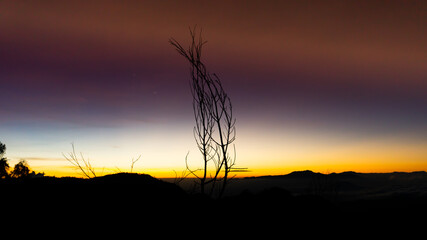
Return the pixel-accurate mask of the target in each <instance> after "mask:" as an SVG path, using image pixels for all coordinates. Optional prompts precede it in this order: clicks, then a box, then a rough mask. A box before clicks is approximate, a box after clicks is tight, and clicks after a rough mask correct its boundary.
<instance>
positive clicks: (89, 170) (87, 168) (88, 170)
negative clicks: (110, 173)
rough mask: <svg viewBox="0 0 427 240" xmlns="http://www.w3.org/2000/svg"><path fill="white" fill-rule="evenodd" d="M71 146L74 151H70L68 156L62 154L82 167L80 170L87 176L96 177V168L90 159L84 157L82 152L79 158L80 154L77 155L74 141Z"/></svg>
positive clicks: (77, 166) (76, 165)
mask: <svg viewBox="0 0 427 240" xmlns="http://www.w3.org/2000/svg"><path fill="white" fill-rule="evenodd" d="M71 147H72V149H73V151H72V152H70V153H68V156H67V155H65V154H64V153H62V156H64V158H65V159H67V161H68V162H70V163H71V164H73V165H74V166H75V167H76V168H78V169H80V171H81V172H82V173H83V175H84V176H85V177H87V178H93V177H96V174H95V168H93V167H92V165H91V164H90V161H89V160H86V159H85V158H84V157H83V153H80V159H79V156H77V154H76V150H75V149H74V143H72V144H71Z"/></svg>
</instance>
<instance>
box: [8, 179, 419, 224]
mask: <svg viewBox="0 0 427 240" xmlns="http://www.w3.org/2000/svg"><path fill="white" fill-rule="evenodd" d="M191 182H192V180H188V181H187V183H184V184H182V185H181V187H182V188H181V187H179V186H177V185H175V184H173V183H170V182H167V181H163V180H159V179H156V178H153V177H151V176H149V175H145V174H128V173H120V174H114V175H107V176H103V177H98V178H94V179H79V178H54V177H42V178H34V179H13V180H1V181H0V191H1V198H0V204H1V205H0V206H2V207H3V210H9V211H11V212H12V214H8V216H12V217H18V219H20V218H23V219H27V220H28V219H31V220H32V221H34V220H37V219H49V220H50V221H53V222H56V223H63V222H64V221H66V220H67V219H68V220H69V219H76V218H77V219H81V220H83V221H88V220H89V221H95V222H103V221H106V222H109V223H114V224H121V223H127V222H128V221H130V222H132V223H133V224H134V223H135V221H136V222H138V221H140V220H141V219H143V220H144V221H149V222H156V223H159V224H160V223H161V224H165V223H168V224H173V225H182V226H186V227H191V228H193V227H195V226H205V227H206V226H210V227H214V226H217V225H218V227H219V226H221V225H223V226H228V227H230V228H232V227H233V225H235V224H237V223H239V224H243V225H245V226H258V227H259V226H274V227H275V228H276V229H277V228H285V227H288V228H289V226H292V225H297V226H311V227H313V226H314V227H318V226H322V227H323V228H324V227H327V228H336V227H338V226H340V227H345V226H347V227H348V226H354V224H367V225H370V226H372V225H375V224H376V225H378V224H380V225H381V223H385V222H390V223H403V222H405V223H408V222H411V221H414V223H416V224H418V223H419V224H422V222H424V217H425V216H426V215H427V173H425V172H416V173H388V174H360V173H354V172H346V173H340V174H329V175H324V174H319V173H313V172H310V171H303V172H294V173H291V174H288V175H283V176H266V177H256V178H244V179H235V180H234V181H233V182H232V183H230V185H229V187H228V189H227V192H226V194H225V195H226V196H225V197H223V198H222V199H220V200H215V199H213V198H209V197H204V196H200V195H198V194H195V193H191V192H190V193H189V191H188V188H189V186H190V185H191ZM183 189H187V190H186V191H184V190H183ZM415 219H418V220H415ZM419 219H422V221H421V222H420V221H419ZM36 222H37V221H36ZM68 224H69V223H68ZM78 224H80V223H78ZM352 224H353V225H352Z"/></svg>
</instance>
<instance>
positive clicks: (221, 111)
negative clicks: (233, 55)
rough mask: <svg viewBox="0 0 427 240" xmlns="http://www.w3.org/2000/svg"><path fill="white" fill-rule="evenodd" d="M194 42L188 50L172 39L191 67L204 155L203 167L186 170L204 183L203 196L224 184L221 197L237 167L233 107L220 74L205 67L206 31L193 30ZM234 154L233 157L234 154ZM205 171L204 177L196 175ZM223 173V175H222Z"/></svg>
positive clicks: (198, 137)
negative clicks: (208, 190) (206, 189)
mask: <svg viewBox="0 0 427 240" xmlns="http://www.w3.org/2000/svg"><path fill="white" fill-rule="evenodd" d="M190 36H191V43H190V46H189V47H188V49H185V48H184V47H183V46H182V45H181V44H180V43H179V42H178V41H176V40H175V39H173V38H171V39H170V40H169V43H170V44H171V45H172V46H174V47H175V49H176V50H177V51H178V53H179V54H181V55H182V56H184V57H185V59H187V61H188V62H189V63H190V65H191V81H190V88H191V94H192V96H193V113H194V119H195V127H194V131H193V132H194V138H195V140H196V143H197V146H198V148H199V150H200V152H201V153H202V156H203V168H202V169H196V170H192V169H190V167H189V166H188V162H187V158H186V167H187V169H188V171H190V173H191V174H192V175H193V176H195V177H196V178H197V179H199V181H200V190H201V193H202V194H204V193H205V187H206V185H207V184H211V193H212V192H213V190H214V189H215V187H216V183H217V182H218V181H222V185H221V186H220V187H219V196H221V195H222V194H223V192H224V189H225V187H226V185H227V180H228V179H229V173H230V172H231V170H232V168H233V166H234V165H235V159H236V158H235V148H233V149H232V150H231V149H230V148H229V146H230V145H231V144H232V143H233V142H234V140H235V137H236V130H235V123H236V120H235V118H234V117H233V108H232V104H231V100H230V98H229V96H228V95H227V93H226V92H225V90H224V88H223V86H222V84H221V81H220V78H219V77H218V76H217V75H216V74H211V73H209V72H208V71H207V69H206V66H205V65H204V64H203V62H202V60H201V57H202V47H203V45H204V44H205V43H206V41H204V40H203V38H202V31H200V33H199V35H198V36H196V28H194V29H190ZM231 151H234V154H233V156H230V152H231ZM209 163H213V166H214V171H213V175H212V174H211V175H210V176H209V178H208V176H207V174H208V173H209V172H210V171H209V166H210V165H209ZM198 170H202V171H203V174H202V176H199V175H198V174H197V173H196V172H197V171H198ZM221 172H223V174H221Z"/></svg>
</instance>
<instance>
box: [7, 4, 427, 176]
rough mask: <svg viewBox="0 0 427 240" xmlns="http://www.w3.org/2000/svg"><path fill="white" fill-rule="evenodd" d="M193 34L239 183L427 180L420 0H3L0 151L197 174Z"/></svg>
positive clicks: (426, 78) (425, 48)
mask: <svg viewBox="0 0 427 240" xmlns="http://www.w3.org/2000/svg"><path fill="white" fill-rule="evenodd" d="M196 24H197V26H198V27H201V28H203V35H204V38H205V39H206V40H207V41H208V43H207V44H206V45H205V48H204V51H203V54H204V56H203V57H204V59H205V63H206V65H207V67H208V69H209V70H210V71H211V72H214V73H217V74H218V75H219V76H220V77H221V80H222V82H223V85H224V88H225V89H226V91H227V92H228V93H229V96H230V98H231V101H232V103H233V109H234V111H235V112H234V114H235V115H236V118H237V123H236V130H237V136H236V137H237V139H236V141H235V144H236V150H237V167H247V168H248V169H249V170H250V172H248V173H240V174H239V175H238V176H246V175H267V174H285V173H289V172H291V171H296V170H305V169H310V170H313V171H319V172H342V171H358V172H392V171H420V170H427V2H426V1H375V0H371V1H265V0H264V1H87V0H85V1H75V0H73V1H7V0H6V1H0V89H1V93H0V141H1V142H3V143H5V144H6V146H7V152H6V157H7V158H8V159H9V160H10V162H11V164H10V165H12V166H13V165H14V164H15V163H16V162H17V161H19V160H20V159H26V160H27V162H28V163H29V165H30V167H31V168H32V169H33V170H36V171H44V172H45V173H46V174H48V175H56V176H64V175H76V174H78V171H76V170H75V169H74V168H72V167H71V165H70V164H69V163H68V162H67V161H66V160H65V158H64V157H63V156H62V153H68V152H70V151H71V143H74V145H75V147H76V150H77V151H78V152H82V153H83V154H84V156H85V157H86V158H88V159H90V161H91V162H92V165H94V166H96V167H97V170H98V172H99V173H107V172H110V171H114V170H116V171H118V170H117V168H119V169H121V170H123V171H128V170H129V168H130V163H131V160H132V158H136V157H138V156H139V155H142V156H141V160H140V161H139V162H137V163H136V164H135V169H136V170H137V171H139V172H145V173H149V174H152V175H153V176H157V177H165V176H171V177H173V176H174V172H173V170H176V171H181V170H182V169H183V168H184V167H185V163H184V159H185V156H186V154H187V152H189V155H188V160H189V163H191V165H192V166H194V167H195V168H197V167H198V166H199V165H198V164H199V163H200V160H201V155H200V153H199V152H198V150H197V148H196V143H195V141H194V138H193V132H192V130H193V125H194V118H193V114H192V105H191V101H192V99H191V93H190V89H189V77H190V71H189V65H188V64H187V62H185V59H184V58H182V57H181V56H180V55H179V54H178V53H177V52H176V51H175V50H174V48H173V47H172V46H170V44H169V43H168V40H169V38H170V37H173V38H175V39H176V40H178V41H180V42H181V43H182V44H183V45H187V44H188V43H189V31H188V28H189V27H190V26H194V25H196Z"/></svg>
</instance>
